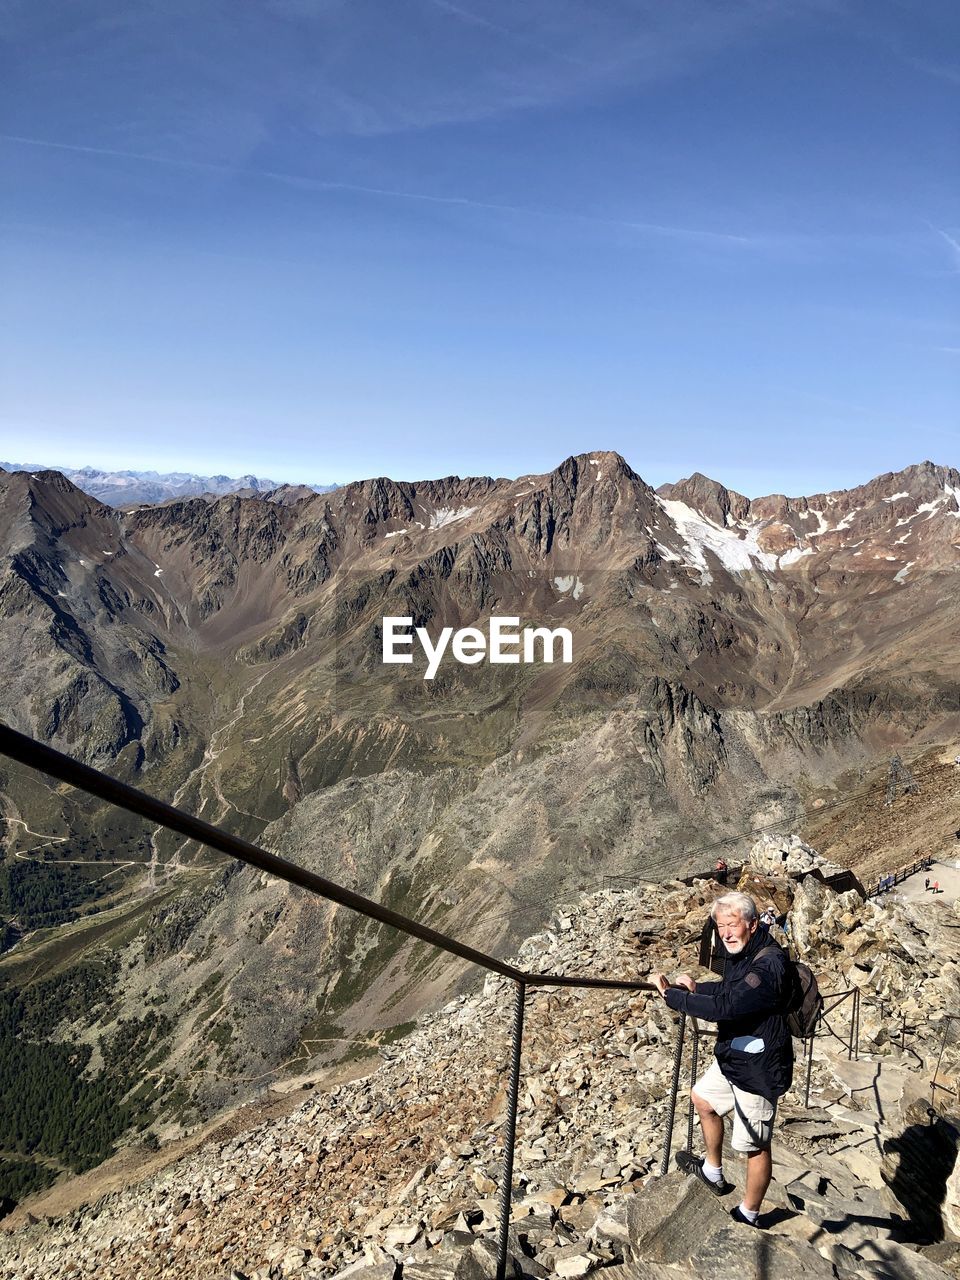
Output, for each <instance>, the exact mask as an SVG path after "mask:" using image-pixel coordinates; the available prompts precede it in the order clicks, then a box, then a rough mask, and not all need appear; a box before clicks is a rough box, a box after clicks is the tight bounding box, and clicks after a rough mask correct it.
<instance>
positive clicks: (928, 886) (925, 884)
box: [923, 876, 930, 893]
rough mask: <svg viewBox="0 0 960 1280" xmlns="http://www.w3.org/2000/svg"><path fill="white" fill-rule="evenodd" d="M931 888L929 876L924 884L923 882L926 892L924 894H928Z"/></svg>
mask: <svg viewBox="0 0 960 1280" xmlns="http://www.w3.org/2000/svg"><path fill="white" fill-rule="evenodd" d="M929 888H930V877H929V876H927V878H926V880H924V882H923V891H924V893H926V891H927V890H928V889H929Z"/></svg>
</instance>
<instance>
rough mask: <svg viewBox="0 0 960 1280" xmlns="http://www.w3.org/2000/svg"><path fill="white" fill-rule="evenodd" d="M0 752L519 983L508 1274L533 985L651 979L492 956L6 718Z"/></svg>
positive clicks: (505, 1187)
mask: <svg viewBox="0 0 960 1280" xmlns="http://www.w3.org/2000/svg"><path fill="white" fill-rule="evenodd" d="M0 754H2V755H5V756H8V757H9V758H10V759H11V760H16V761H18V762H19V763H20V764H24V765H26V766H27V767H28V768H31V769H36V770H37V771H38V772H40V773H45V774H47V775H49V776H50V777H52V778H56V779H58V780H59V781H60V782H65V783H67V784H68V785H69V786H72V787H78V788H80V789H81V790H83V791H86V792H89V793H90V794H91V795H95V796H98V797H99V798H100V799H101V800H105V801H107V803H108V804H112V805H116V806H117V807H118V808H120V809H126V810H127V811H128V812H129V813H135V814H138V815H139V816H140V817H142V818H146V819H148V820H149V821H150V822H154V823H156V824H157V825H158V826H163V827H166V828H167V829H168V830H170V831H175V832H177V833H178V834H179V835H182V836H186V837H187V838H188V839H190V840H196V841H198V842H199V843H200V844H203V845H206V846H207V847H208V848H211V849H216V850H218V851H219V852H220V853H225V854H227V855H228V856H229V857H231V858H237V859H238V860H239V861H240V862H245V863H247V864H248V865H249V866H253V867H257V868H258V869H259V870H260V871H266V872H267V873H268V874H270V875H274V876H277V877H278V878H279V879H281V880H286V881H287V883H288V884H295V885H299V887H300V888H302V889H308V890H309V891H310V892H311V893H316V894H319V895H320V896H321V897H324V898H327V899H328V900H329V901H331V902H336V903H338V904H339V905H341V906H344V907H347V908H348V909H349V910H351V911H356V912H359V913H360V914H361V915H365V916H368V917H370V919H373V920H378V921H379V922H380V923H381V924H385V925H388V926H389V927H390V928H393V929H399V930H401V931H402V932H403V933H406V934H409V935H410V936H411V937H414V938H419V939H420V940H421V941H422V942H427V943H429V944H430V945H431V946H434V947H437V948H438V949H439V950H441V951H446V952H448V953H449V954H450V955H453V956H456V957H457V958H458V959H461V960H466V961H468V962H469V963H471V964H475V965H478V966H479V967H480V968H482V969H487V970H488V971H489V972H491V973H498V974H500V975H501V977H504V978H508V979H510V981H511V982H513V983H514V984H515V1002H514V1011H513V1024H512V1052H511V1064H510V1081H509V1090H508V1097H507V1120H506V1124H505V1126H504V1153H503V1171H502V1174H501V1182H500V1205H499V1224H498V1235H497V1280H505V1276H506V1268H507V1232H508V1228H509V1224H510V1205H511V1198H512V1179H513V1156H514V1146H515V1142H516V1131H517V1106H518V1097H519V1082H520V1059H521V1053H522V1047H523V1014H524V1003H525V997H526V990H527V987H586V988H594V989H597V988H599V989H606V990H610V989H612V990H617V991H656V990H657V988H656V986H654V984H653V983H650V982H627V981H624V980H621V979H617V978H591V977H587V976H585V975H584V976H571V975H569V974H561V973H527V972H525V971H524V970H522V969H517V968H515V967H514V966H513V965H510V964H506V963H505V962H504V961H502V960H497V959H496V958H495V957H494V956H490V955H487V954H486V953H485V952H483V951H478V950H476V948H474V947H468V946H466V945H464V943H462V942H459V941H458V940H457V939H456V938H451V937H449V936H448V935H447V934H445V933H441V932H439V930H437V929H431V928H430V927H429V926H428V925H424V924H420V923H419V922H418V921H416V920H411V919H409V917H407V916H404V915H401V914H400V913H399V912H398V911H391V910H390V909H389V907H384V906H381V905H380V903H378V902H374V901H373V900H372V899H370V898H365V897H363V896H362V895H361V894H359V893H354V892H353V891H352V890H350V889H345V888H344V887H343V886H342V885H338V884H336V883H335V882H334V881H332V880H327V879H325V878H324V877H323V876H318V875H316V874H315V873H314V872H312V871H308V870H306V868H304V867H298V866H297V865H296V863H293V862H288V861H287V860H286V859H285V858H280V857H278V856H277V855H276V854H273V853H268V852H267V850H266V849H261V848H260V847H259V846H258V845H255V844H251V843H250V842H249V841H247V840H242V839H241V838H240V837H239V836H232V835H229V834H228V833H227V832H226V831H221V829H220V828H219V827H215V826H213V825H212V824H211V823H208V822H203V821H202V820H201V819H199V818H194V817H192V816H191V815H190V814H188V813H184V812H183V811H182V810H180V809H176V808H174V807H173V805H169V804H166V803H165V802H164V801H162V800H157V799H155V798H154V797H153V796H150V795H147V794H146V792H143V791H138V790H137V789H136V788H135V787H131V786H128V785H127V784H126V783H124V782H118V781H117V780H116V779H114V778H111V777H109V776H108V775H107V774H105V773H101V772H100V770H99V769H93V768H91V767H90V766H89V765H85V764H80V762H79V761H77V760H74V759H72V758H71V757H70V756H67V755H63V754H62V752H59V751H55V750H54V749H53V748H52V747H48V746H45V745H44V744H43V743H40V742H36V741H35V740H34V739H33V738H29V737H27V736H26V735H25V734H22V733H18V732H17V731H16V730H15V729H11V728H9V727H8V726H7V725H2V724H0Z"/></svg>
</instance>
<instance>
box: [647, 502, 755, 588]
mask: <svg viewBox="0 0 960 1280" xmlns="http://www.w3.org/2000/svg"><path fill="white" fill-rule="evenodd" d="M657 502H658V503H659V504H660V506H661V507H662V508H663V510H664V511H665V512H666V514H667V515H668V516H669V518H670V519H671V521H672V522H673V524H674V527H675V528H676V530H677V532H678V533H679V535H680V537H681V538H682V539H683V545H684V548H685V550H686V553H687V555H688V557H689V559H690V563H691V565H692V567H693V568H696V569H701V570H703V571H704V572H705V573H706V572H708V570H709V567H708V565H707V559H706V554H705V553H706V552H707V551H710V552H712V554H713V555H715V556H716V558H717V559H718V560H719V561H720V563H721V564H722V565H723V567H724V568H725V569H729V570H731V571H732V572H734V573H742V572H745V571H747V572H748V571H749V570H751V569H755V568H757V567H758V565H759V567H760V568H762V569H776V567H777V557H776V556H775V555H771V554H770V553H769V552H768V551H762V550H761V549H760V544H759V543H758V541H757V530H756V528H755V527H751V526H746V527H744V526H742V525H741V526H740V528H739V530H738V532H736V533H735V532H733V530H731V529H725V528H724V527H723V526H722V525H719V524H715V523H714V522H713V521H712V520H709V519H708V518H707V517H706V516H704V515H701V514H700V513H699V512H698V511H694V510H693V509H692V508H691V507H688V506H687V504H686V503H685V502H677V501H675V500H673V499H670V498H661V497H659V496H658V497H657ZM741 531H742V532H743V533H744V536H743V537H741V536H740V532H741Z"/></svg>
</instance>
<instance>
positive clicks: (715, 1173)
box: [703, 1159, 723, 1182]
mask: <svg viewBox="0 0 960 1280" xmlns="http://www.w3.org/2000/svg"><path fill="white" fill-rule="evenodd" d="M703 1172H704V1176H705V1177H707V1178H709V1179H710V1181H711V1182H722V1181H723V1165H722V1164H711V1163H710V1162H709V1160H706V1159H705V1160H704V1162H703Z"/></svg>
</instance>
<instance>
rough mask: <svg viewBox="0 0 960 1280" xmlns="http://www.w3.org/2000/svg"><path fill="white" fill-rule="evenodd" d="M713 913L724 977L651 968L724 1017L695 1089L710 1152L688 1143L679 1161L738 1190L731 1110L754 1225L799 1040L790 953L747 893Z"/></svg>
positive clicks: (746, 1218) (665, 992)
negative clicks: (793, 1020)
mask: <svg viewBox="0 0 960 1280" xmlns="http://www.w3.org/2000/svg"><path fill="white" fill-rule="evenodd" d="M710 915H711V916H712V917H713V921H714V924H715V925H716V929H717V933H718V935H719V937H720V940H721V942H722V943H723V946H724V950H725V951H726V953H727V954H726V962H725V964H724V970H723V977H722V979H721V980H720V981H719V982H694V981H693V979H692V978H691V977H690V976H689V975H688V974H685V973H682V974H680V976H679V977H678V978H677V984H678V985H676V986H670V985H669V983H668V982H667V979H666V978H665V977H664V975H663V974H662V973H655V974H653V975H652V981H653V982H654V983H655V984H656V986H657V988H658V989H659V991H660V993H661V995H662V996H663V998H664V1000H666V1002H667V1004H668V1005H669V1006H670V1008H671V1009H675V1010H678V1011H681V1010H682V1011H683V1012H684V1013H688V1014H690V1015H691V1016H692V1017H694V1018H703V1019H705V1020H706V1021H707V1022H715V1023H716V1024H717V1043H716V1050H715V1057H714V1060H713V1062H711V1064H710V1066H709V1067H708V1068H707V1070H706V1072H705V1073H704V1074H703V1075H702V1076H701V1077H700V1079H699V1080H698V1081H697V1082H696V1084H695V1085H694V1086H693V1091H692V1093H691V1097H692V1099H693V1105H694V1106H695V1107H696V1109H697V1113H698V1115H699V1116H700V1125H701V1128H702V1130H703V1144H704V1147H705V1148H706V1152H707V1154H706V1158H705V1159H704V1160H702V1161H701V1160H697V1159H696V1158H695V1157H694V1156H693V1155H692V1154H691V1153H690V1152H689V1151H681V1152H680V1153H679V1154H678V1156H677V1163H678V1165H679V1166H680V1168H681V1169H683V1170H685V1171H686V1172H687V1173H690V1174H693V1175H694V1176H695V1177H697V1178H699V1179H700V1180H701V1181H702V1182H703V1183H705V1185H706V1186H708V1187H709V1188H710V1190H711V1191H713V1192H714V1193H715V1194H716V1195H726V1194H727V1193H728V1192H730V1191H732V1190H733V1187H732V1185H731V1184H730V1183H729V1182H727V1181H726V1179H725V1178H724V1176H723V1117H724V1116H725V1115H726V1114H727V1113H728V1112H729V1111H732V1112H733V1132H732V1135H731V1145H732V1146H733V1149H734V1151H740V1152H742V1153H743V1154H745V1155H746V1157H747V1185H746V1189H745V1191H744V1196H743V1200H742V1201H741V1203H740V1204H739V1205H738V1206H737V1207H736V1208H735V1209H733V1210H732V1211H731V1217H732V1218H733V1219H734V1221H735V1222H742V1223H746V1224H748V1225H750V1226H754V1227H755V1226H756V1225H757V1217H758V1215H759V1213H760V1205H761V1203H762V1202H763V1197H764V1195H765V1194H766V1190H767V1187H768V1186H769V1185H770V1175H771V1172H772V1161H771V1157H770V1141H771V1137H772V1132H773V1121H774V1117H775V1115H776V1111H777V1099H778V1098H779V1097H780V1096H781V1094H783V1093H786V1091H787V1089H789V1087H790V1081H791V1079H792V1077H793V1041H792V1039H791V1037H790V1032H789V1030H788V1028H787V1023H786V1013H787V1011H788V1009H789V1007H790V1001H791V998H792V977H791V972H790V969H789V961H788V958H787V955H786V953H785V952H784V951H783V950H782V949H781V948H780V947H778V946H777V944H776V943H775V942H774V941H773V940H772V939H771V938H770V935H769V933H768V932H767V929H766V926H765V925H761V924H760V922H759V920H758V918H757V904H756V903H755V902H754V900H753V898H751V897H750V896H749V895H748V894H746V893H726V894H724V895H723V897H721V898H717V900H716V902H714V904H713V907H712V908H711V911H710Z"/></svg>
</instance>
